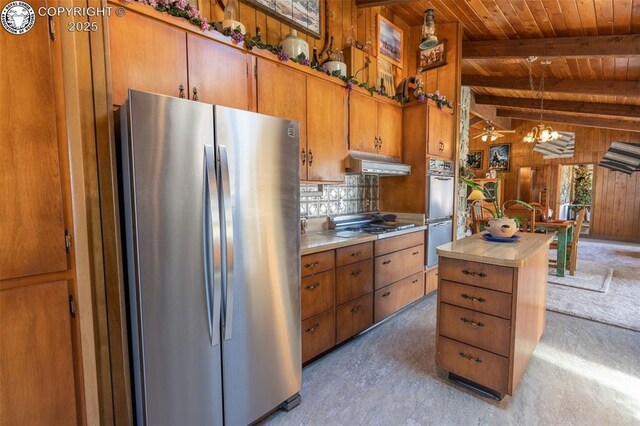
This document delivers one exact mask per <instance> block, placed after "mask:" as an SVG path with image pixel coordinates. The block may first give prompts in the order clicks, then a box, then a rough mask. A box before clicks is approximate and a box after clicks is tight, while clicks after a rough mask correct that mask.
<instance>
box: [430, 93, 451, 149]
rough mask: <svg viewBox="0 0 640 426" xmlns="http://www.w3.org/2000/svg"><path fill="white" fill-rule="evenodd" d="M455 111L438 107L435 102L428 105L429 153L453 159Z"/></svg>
mask: <svg viewBox="0 0 640 426" xmlns="http://www.w3.org/2000/svg"><path fill="white" fill-rule="evenodd" d="M453 117H454V116H453V112H452V111H451V110H449V109H446V110H445V109H441V110H440V109H438V107H437V106H435V105H433V104H429V105H428V113H427V118H428V138H429V154H430V155H437V156H438V157H444V158H448V159H453V145H454V139H455V138H454V137H453V132H454V128H453V124H454V123H453V122H454V119H453Z"/></svg>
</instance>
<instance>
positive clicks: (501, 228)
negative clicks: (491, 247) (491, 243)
mask: <svg viewBox="0 0 640 426" xmlns="http://www.w3.org/2000/svg"><path fill="white" fill-rule="evenodd" d="M460 180H462V182H463V183H464V184H465V185H467V186H469V187H470V188H471V189H473V190H478V191H480V192H481V193H482V195H483V196H484V198H485V199H486V200H491V202H492V203H493V210H491V209H489V208H487V207H485V206H482V208H483V209H485V210H486V211H488V212H489V213H490V214H491V216H492V218H491V219H489V223H488V224H487V226H486V227H485V228H486V229H487V230H488V231H489V232H490V233H491V236H492V237H494V238H511V237H512V236H513V234H515V233H516V231H517V230H518V228H519V225H520V220H521V218H519V217H514V218H509V217H507V216H505V214H504V209H505V205H506V204H507V203H509V202H513V203H517V204H520V205H523V206H525V207H527V208H529V209H532V210H534V209H535V207H533V206H532V205H531V204H529V203H526V202H524V201H521V200H513V201H505V202H504V203H503V204H502V208H501V206H499V205H498V197H496V194H497V192H498V185H500V181H501V180H502V175H499V176H498V180H496V186H495V189H494V191H493V192H492V191H491V190H489V189H488V188H485V187H484V185H480V184H479V183H477V182H474V181H472V180H471V179H467V178H460Z"/></svg>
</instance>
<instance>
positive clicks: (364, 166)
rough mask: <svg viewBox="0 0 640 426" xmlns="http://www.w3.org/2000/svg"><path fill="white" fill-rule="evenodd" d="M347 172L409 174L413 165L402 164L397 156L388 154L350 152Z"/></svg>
mask: <svg viewBox="0 0 640 426" xmlns="http://www.w3.org/2000/svg"><path fill="white" fill-rule="evenodd" d="M347 173H362V174H368V175H378V176H408V175H410V174H411V166H410V165H408V164H402V163H401V162H400V161H399V160H398V159H397V158H394V157H388V156H386V155H378V154H365V153H362V152H349V159H348V161H347Z"/></svg>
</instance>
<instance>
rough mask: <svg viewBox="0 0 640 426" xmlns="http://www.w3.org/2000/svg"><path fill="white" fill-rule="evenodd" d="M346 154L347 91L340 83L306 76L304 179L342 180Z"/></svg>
mask: <svg viewBox="0 0 640 426" xmlns="http://www.w3.org/2000/svg"><path fill="white" fill-rule="evenodd" d="M294 108H295V106H294ZM346 157H347V91H346V89H345V88H344V87H342V86H341V85H338V84H335V83H332V82H329V81H327V80H324V79H320V78H315V77H311V76H308V77H307V178H306V180H308V181H320V182H343V181H344V172H345V163H344V162H345V158H346ZM303 176H304V175H301V179H303V180H305V179H304V178H303Z"/></svg>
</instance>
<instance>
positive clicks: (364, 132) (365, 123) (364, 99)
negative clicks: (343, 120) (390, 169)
mask: <svg viewBox="0 0 640 426" xmlns="http://www.w3.org/2000/svg"><path fill="white" fill-rule="evenodd" d="M377 104H378V103H377V102H376V100H375V99H373V97H371V96H369V95H363V94H361V93H358V92H355V91H352V92H351V95H349V149H350V150H352V151H362V152H373V153H376V152H377V149H376V137H377V136H378V127H377V124H376V123H377V116H378V105H377Z"/></svg>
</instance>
